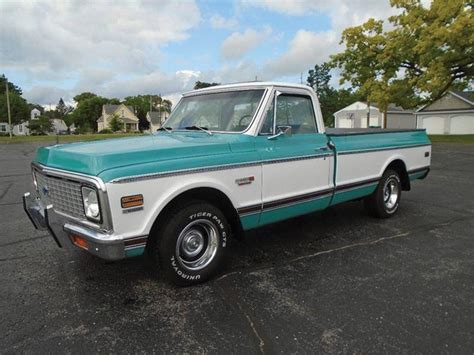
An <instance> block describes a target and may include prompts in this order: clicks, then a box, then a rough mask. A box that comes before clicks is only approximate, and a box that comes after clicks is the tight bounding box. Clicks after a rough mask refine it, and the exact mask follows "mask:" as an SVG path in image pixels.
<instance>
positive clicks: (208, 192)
mask: <svg viewBox="0 0 474 355" xmlns="http://www.w3.org/2000/svg"><path fill="white" fill-rule="evenodd" d="M192 200H199V201H205V202H208V203H210V204H212V205H214V206H215V207H217V208H219V209H220V210H221V211H222V213H224V215H225V217H226V218H227V221H228V222H229V224H230V228H231V230H232V234H233V235H235V236H239V235H240V234H241V233H242V232H243V228H242V224H241V223H240V218H239V215H238V213H237V211H236V210H235V208H234V206H233V205H232V202H231V201H230V200H229V198H228V197H227V195H226V194H224V193H223V192H222V191H220V190H217V189H214V188H210V187H199V188H195V189H191V190H188V191H185V192H183V193H181V194H179V195H178V196H176V197H175V198H173V200H171V201H170V202H169V203H168V204H167V205H166V206H165V207H164V208H163V210H161V212H160V214H159V215H158V217H157V218H156V220H155V222H154V223H153V227H152V229H151V232H150V234H151V235H154V234H155V232H156V229H157V228H158V226H160V225H161V223H165V221H166V219H167V218H168V214H169V212H170V211H171V210H173V209H174V208H175V207H176V206H180V205H183V204H185V203H187V202H188V201H192Z"/></svg>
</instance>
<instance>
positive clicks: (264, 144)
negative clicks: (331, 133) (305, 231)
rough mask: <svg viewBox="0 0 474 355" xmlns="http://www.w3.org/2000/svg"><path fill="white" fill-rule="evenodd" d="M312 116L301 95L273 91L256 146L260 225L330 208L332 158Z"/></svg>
mask: <svg viewBox="0 0 474 355" xmlns="http://www.w3.org/2000/svg"><path fill="white" fill-rule="evenodd" d="M275 106H276V107H275ZM275 110H276V111H275ZM314 112H315V108H314V105H313V101H312V98H311V97H310V96H309V95H308V94H306V93H305V92H304V91H303V90H302V93H301V94H300V93H295V91H294V90H293V91H292V92H279V91H275V93H274V98H273V100H272V102H271V104H270V106H269V108H268V110H267V114H266V116H265V118H264V120H263V123H262V126H261V128H260V133H259V135H258V136H257V144H256V147H257V150H258V152H259V154H260V156H261V159H262V172H263V177H262V182H263V186H262V213H261V216H260V223H259V224H260V225H264V224H268V223H272V222H276V221H278V220H282V219H286V218H291V217H294V216H297V215H301V214H305V213H309V212H312V211H317V210H320V209H324V208H326V207H328V205H329V202H330V199H331V194H332V189H333V183H332V178H331V176H332V169H333V154H332V151H331V150H330V149H329V148H328V146H327V137H326V135H325V134H324V133H319V132H318V127H317V123H316V117H315V114H314Z"/></svg>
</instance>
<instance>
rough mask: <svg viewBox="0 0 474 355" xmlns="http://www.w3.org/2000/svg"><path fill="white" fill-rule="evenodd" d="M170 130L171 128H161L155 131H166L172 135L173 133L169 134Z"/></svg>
mask: <svg viewBox="0 0 474 355" xmlns="http://www.w3.org/2000/svg"><path fill="white" fill-rule="evenodd" d="M172 129H173V128H171V127H165V126H161V127H160V128H158V129H157V131H166V132H168V133H173V132H171V130H172Z"/></svg>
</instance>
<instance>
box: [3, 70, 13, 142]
mask: <svg viewBox="0 0 474 355" xmlns="http://www.w3.org/2000/svg"><path fill="white" fill-rule="evenodd" d="M5 89H6V94H7V112H8V131H9V133H10V139H12V115H11V112H10V96H9V95H8V79H6V78H5Z"/></svg>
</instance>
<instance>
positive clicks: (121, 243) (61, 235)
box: [23, 192, 146, 260]
mask: <svg viewBox="0 0 474 355" xmlns="http://www.w3.org/2000/svg"><path fill="white" fill-rule="evenodd" d="M23 208H24V209H25V212H26V214H27V215H28V217H29V219H30V220H31V223H32V224H33V226H34V227H35V228H36V229H39V230H44V231H48V232H49V234H50V235H51V236H52V238H53V239H54V240H55V242H56V244H57V245H58V246H59V247H60V248H65V249H77V248H80V249H84V250H86V251H88V252H89V253H90V254H93V255H95V256H98V257H99V258H102V259H105V260H119V259H123V258H126V257H127V256H132V255H138V254H140V253H137V251H139V249H140V248H141V250H142V251H143V249H144V247H145V244H146V237H139V238H129V239H126V240H124V239H122V238H118V237H117V236H114V235H113V234H107V233H104V232H100V231H96V230H93V229H91V228H88V227H84V226H80V225H78V224H75V223H73V222H71V221H70V220H68V219H67V218H66V217H64V216H62V215H60V214H58V213H56V212H55V211H54V209H53V206H52V205H49V206H43V204H42V202H41V201H40V200H39V199H38V198H36V197H34V196H32V195H31V194H30V193H29V192H27V193H25V194H24V195H23ZM77 237H79V238H81V239H82V240H85V241H86V243H83V244H82V246H78V245H77V244H75V243H74V242H73V238H77Z"/></svg>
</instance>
